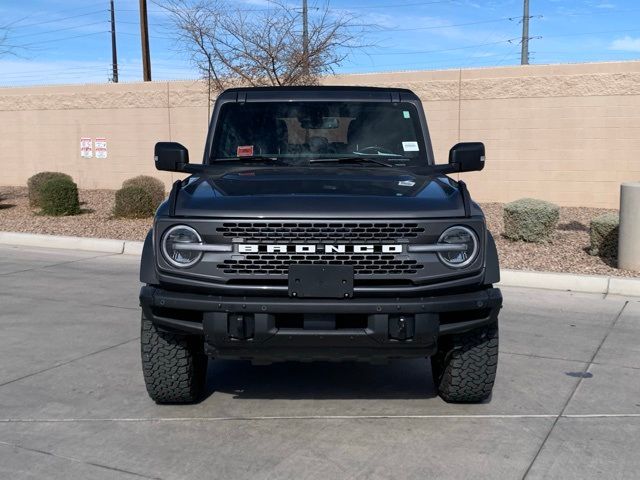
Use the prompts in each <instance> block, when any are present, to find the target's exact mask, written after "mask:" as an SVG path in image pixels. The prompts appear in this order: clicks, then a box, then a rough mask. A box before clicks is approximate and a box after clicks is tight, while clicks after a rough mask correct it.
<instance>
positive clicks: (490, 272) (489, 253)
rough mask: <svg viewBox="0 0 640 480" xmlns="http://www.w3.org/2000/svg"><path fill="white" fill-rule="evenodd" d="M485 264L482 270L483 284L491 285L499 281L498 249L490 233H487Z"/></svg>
mask: <svg viewBox="0 0 640 480" xmlns="http://www.w3.org/2000/svg"><path fill="white" fill-rule="evenodd" d="M485 258H486V264H485V269H484V284H485V285H493V284H494V283H498V282H499V281H500V261H499V260H498V249H497V248H496V241H495V240H494V239H493V235H491V232H489V231H487V249H486V254H485Z"/></svg>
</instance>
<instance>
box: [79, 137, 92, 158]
mask: <svg viewBox="0 0 640 480" xmlns="http://www.w3.org/2000/svg"><path fill="white" fill-rule="evenodd" d="M80 156H81V157H82V158H92V157H93V142H92V141H91V139H90V138H89V137H80Z"/></svg>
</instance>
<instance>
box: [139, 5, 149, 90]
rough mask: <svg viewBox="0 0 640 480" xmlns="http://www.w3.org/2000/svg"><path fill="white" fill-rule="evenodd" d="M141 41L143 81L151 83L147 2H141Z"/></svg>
mask: <svg viewBox="0 0 640 480" xmlns="http://www.w3.org/2000/svg"><path fill="white" fill-rule="evenodd" d="M140 41H141V42H142V79H143V80H144V81H145V82H150V81H151V57H150V55H149V22H148V21H147V0H140Z"/></svg>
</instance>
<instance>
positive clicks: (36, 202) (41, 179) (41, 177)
mask: <svg viewBox="0 0 640 480" xmlns="http://www.w3.org/2000/svg"><path fill="white" fill-rule="evenodd" d="M54 179H65V180H69V181H70V182H73V179H72V178H71V177H70V176H69V175H67V174H66V173H61V172H40V173H36V174H35V175H33V176H31V177H29V180H27V187H28V189H29V205H31V206H32V207H42V202H41V192H42V187H43V186H44V184H45V183H46V182H48V181H49V180H54Z"/></svg>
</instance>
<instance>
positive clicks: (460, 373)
mask: <svg viewBox="0 0 640 480" xmlns="http://www.w3.org/2000/svg"><path fill="white" fill-rule="evenodd" d="M497 368H498V324H497V323H494V324H492V325H488V326H486V327H482V328H477V329H475V330H471V331H470V332H465V333H461V334H458V335H451V336H448V337H443V338H442V339H441V341H440V346H439V348H438V352H437V353H436V354H435V355H434V356H433V357H431V370H432V372H433V380H434V382H435V384H436V387H437V389H438V394H439V395H440V397H442V399H443V400H445V401H446V402H451V403H477V402H481V401H483V400H486V399H487V398H489V396H490V395H491V390H492V389H493V383H494V381H495V379H496V370H497Z"/></svg>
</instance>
